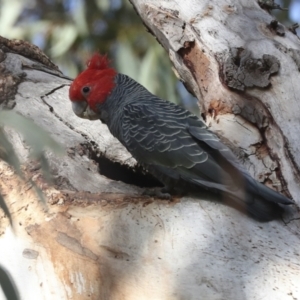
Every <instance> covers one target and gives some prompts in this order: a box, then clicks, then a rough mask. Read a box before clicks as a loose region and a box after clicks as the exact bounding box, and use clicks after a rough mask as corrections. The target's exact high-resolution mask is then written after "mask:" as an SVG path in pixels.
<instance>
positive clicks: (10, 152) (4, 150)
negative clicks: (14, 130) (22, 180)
mask: <svg viewBox="0 0 300 300" xmlns="http://www.w3.org/2000/svg"><path fill="white" fill-rule="evenodd" d="M0 159H2V160H4V161H5V162H6V163H8V164H9V165H10V166H12V167H13V168H14V169H15V171H16V172H17V174H18V175H19V176H20V177H22V172H21V168H20V161H19V158H18V156H17V154H16V153H15V150H14V148H13V146H12V144H11V142H10V141H9V140H8V138H7V137H6V134H5V132H4V131H3V128H1V127H0Z"/></svg>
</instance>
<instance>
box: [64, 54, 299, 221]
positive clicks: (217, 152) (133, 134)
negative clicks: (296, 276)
mask: <svg viewBox="0 0 300 300" xmlns="http://www.w3.org/2000/svg"><path fill="white" fill-rule="evenodd" d="M69 97H70V100H71V101H72V107H73V111H74V112H75V114H76V115H78V116H79V117H81V118H88V119H91V120H95V119H100V120H101V121H102V122H103V123H105V124H107V126H108V128H109V130H110V132H111V133H112V134H113V135H114V136H115V137H116V138H117V139H118V140H119V141H120V142H121V143H122V144H123V145H124V146H125V147H126V149H127V150H128V151H129V152H130V153H131V154H132V156H133V157H134V158H135V159H136V160H137V161H138V163H139V164H141V165H142V166H143V167H144V168H145V169H146V170H148V171H149V172H150V173H151V174H153V175H154V176H155V177H156V178H157V179H158V180H160V181H161V182H162V183H163V184H164V185H165V188H164V192H170V193H172V192H174V191H175V192H178V191H181V192H190V191H197V190H201V189H203V188H204V189H208V190H211V191H214V192H217V193H219V194H221V195H222V196H223V197H225V198H226V199H230V201H232V205H233V206H238V207H239V208H240V209H241V210H243V209H244V210H246V211H247V213H249V214H250V215H251V216H252V217H253V218H255V219H257V220H259V221H270V220H273V219H276V218H280V217H281V215H282V213H283V210H284V209H283V207H284V205H290V204H294V201H293V200H291V199H288V198H287V197H285V196H283V195H282V194H279V193H277V192H275V191H274V190H272V189H270V188H268V187H267V186H265V185H263V184H261V183H259V182H258V181H256V180H255V179H253V178H252V177H251V175H250V174H249V173H248V172H247V171H246V170H245V169H244V168H243V166H241V165H240V164H239V162H238V160H237V158H236V157H235V155H234V154H233V153H232V152H231V150H230V149H229V148H228V147H227V146H225V145H224V144H223V143H222V142H221V141H220V140H219V138H218V137H217V136H216V135H215V134H214V133H213V132H211V131H210V130H209V129H208V128H207V126H206V125H205V123H204V122H203V121H201V120H200V119H199V118H198V117H197V116H195V115H193V114H192V113H190V112H189V111H187V110H185V109H184V108H182V107H180V106H178V105H175V104H173V103H171V102H168V101H165V100H163V99H160V98H159V97H157V96H155V95H153V94H151V93H150V92H149V91H148V90H147V89H145V88H144V87H143V86H142V85H140V84H139V83H137V82H136V81H134V80H133V79H131V78H130V77H128V76H126V75H123V74H119V73H117V72H116V71H115V70H114V69H113V68H111V67H110V66H109V61H108V59H107V58H106V56H101V55H99V54H94V56H93V57H92V58H91V60H90V61H89V62H88V65H87V69H86V70H85V71H83V72H82V73H81V74H79V75H78V77H77V78H76V79H75V80H74V81H73V83H72V85H71V87H70V91H69Z"/></svg>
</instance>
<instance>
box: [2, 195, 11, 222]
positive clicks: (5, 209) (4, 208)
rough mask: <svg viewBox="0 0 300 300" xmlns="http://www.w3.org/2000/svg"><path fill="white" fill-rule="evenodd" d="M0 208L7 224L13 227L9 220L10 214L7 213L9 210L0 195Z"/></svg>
mask: <svg viewBox="0 0 300 300" xmlns="http://www.w3.org/2000/svg"><path fill="white" fill-rule="evenodd" d="M0 207H1V208H2V210H3V211H4V213H5V215H6V216H7V217H8V219H9V223H10V226H11V227H13V222H12V218H11V214H10V212H9V209H8V207H7V205H6V203H5V201H4V199H3V197H2V195H1V194H0Z"/></svg>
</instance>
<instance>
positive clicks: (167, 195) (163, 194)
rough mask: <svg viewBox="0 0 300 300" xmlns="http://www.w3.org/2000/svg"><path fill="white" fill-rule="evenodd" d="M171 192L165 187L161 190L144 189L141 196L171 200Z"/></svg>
mask: <svg viewBox="0 0 300 300" xmlns="http://www.w3.org/2000/svg"><path fill="white" fill-rule="evenodd" d="M171 191H172V189H171V188H169V187H167V186H165V187H163V188H152V189H145V190H144V192H143V193H142V195H144V196H149V197H156V198H160V199H164V200H169V199H171V198H172V197H171Z"/></svg>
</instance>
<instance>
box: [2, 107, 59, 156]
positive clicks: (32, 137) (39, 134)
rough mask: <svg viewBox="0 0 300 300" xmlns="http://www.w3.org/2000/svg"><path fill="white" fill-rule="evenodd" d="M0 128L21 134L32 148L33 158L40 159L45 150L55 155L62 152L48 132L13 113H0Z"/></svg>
mask: <svg viewBox="0 0 300 300" xmlns="http://www.w3.org/2000/svg"><path fill="white" fill-rule="evenodd" d="M0 126H8V127H11V128H13V129H15V130H17V131H18V132H19V133H20V134H22V135H23V137H24V139H25V141H26V143H27V144H28V145H29V146H30V147H31V148H32V151H31V155H32V156H33V157H37V158H38V157H40V156H41V154H42V152H43V151H44V150H45V149H46V148H48V149H50V150H51V151H52V152H54V153H55V154H57V155H60V154H62V153H63V152H64V150H63V147H62V146H61V145H60V144H59V143H57V142H56V141H55V140H54V139H53V138H52V137H50V135H49V133H48V132H46V131H45V130H44V129H42V128H40V127H38V126H37V125H36V124H34V123H33V121H31V120H29V119H27V118H25V117H23V116H21V115H19V114H17V113H15V112H13V111H0Z"/></svg>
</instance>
